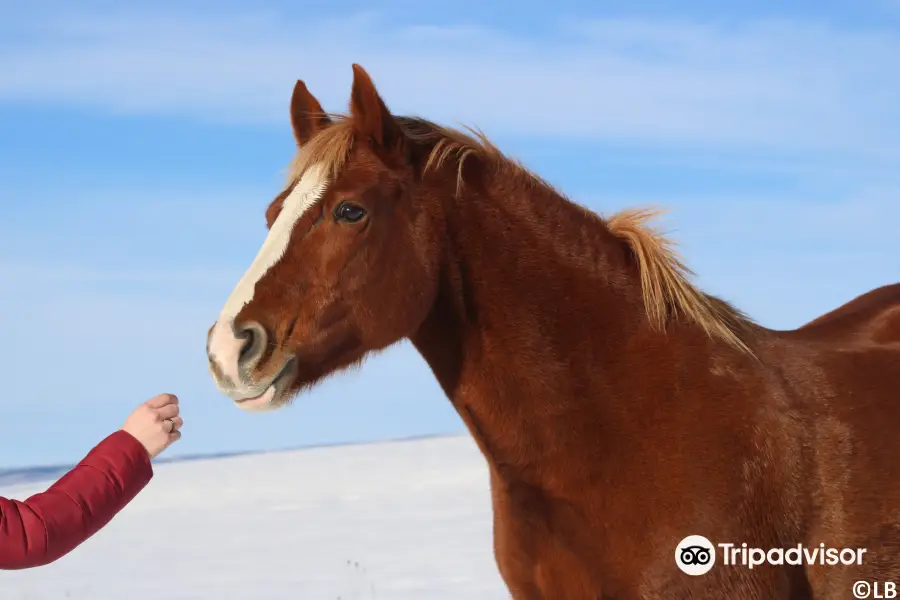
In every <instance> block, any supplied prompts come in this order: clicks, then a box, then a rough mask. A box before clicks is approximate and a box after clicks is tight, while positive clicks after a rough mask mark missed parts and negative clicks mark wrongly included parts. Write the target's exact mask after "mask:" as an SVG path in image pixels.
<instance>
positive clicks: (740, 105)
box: [0, 13, 900, 164]
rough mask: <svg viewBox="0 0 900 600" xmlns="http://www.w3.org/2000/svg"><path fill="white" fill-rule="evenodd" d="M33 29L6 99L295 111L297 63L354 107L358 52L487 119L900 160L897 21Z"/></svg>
mask: <svg viewBox="0 0 900 600" xmlns="http://www.w3.org/2000/svg"><path fill="white" fill-rule="evenodd" d="M301 25H302V26H301ZM28 31H30V32H31V34H30V36H27V37H26V39H25V40H24V41H22V43H21V44H18V45H17V47H16V48H9V47H7V48H5V49H3V50H0V70H2V71H3V72H4V77H3V79H2V81H0V98H2V99H6V100H7V101H29V102H43V103H63V102H64V103H74V104H80V105H85V106H90V107H96V108H102V109H105V110H109V111H113V112H117V113H130V114H169V115H186V116H189V117H191V118H197V119H220V120H226V121H231V122H240V123H256V124H278V125H284V123H285V122H286V107H285V105H286V102H287V99H288V97H289V94H290V89H291V87H292V85H293V82H294V80H295V79H296V78H298V77H299V78H303V79H305V80H307V82H308V83H309V84H310V87H311V89H312V90H313V92H314V93H316V94H318V95H320V97H321V98H323V99H324V100H325V102H326V104H327V105H328V106H329V107H330V108H338V109H340V108H343V107H344V106H345V105H346V103H347V96H348V94H349V83H350V69H349V65H350V63H351V62H362V63H363V64H364V66H366V67H367V68H368V69H369V70H370V71H371V73H372V74H373V76H374V77H375V80H376V83H377V84H378V85H379V87H380V88H381V89H382V91H383V92H384V94H385V96H386V97H387V99H388V102H389V104H390V106H391V108H392V109H394V110H395V111H397V112H405V113H409V112H414V113H419V114H424V115H426V116H429V117H433V118H436V119H439V120H445V121H450V122H457V121H464V122H467V123H474V124H478V125H480V126H483V127H484V128H485V129H486V130H488V132H489V133H490V132H501V133H511V134H525V135H539V136H554V137H584V138H592V139H604V140H621V141H624V142H637V143H644V144H656V145H659V144H662V145H675V146H679V145H680V146H691V147H724V148H744V149H765V150H767V151H785V152H805V153H807V154H813V155H815V154H823V155H840V156H846V157H848V158H854V159H859V158H860V157H865V158H866V160H869V161H870V162H871V161H875V160H881V161H886V162H888V163H891V164H896V162H897V161H898V160H900V142H898V141H897V139H896V136H895V135H893V133H892V132H895V131H897V129H898V128H900V80H898V79H897V78H896V77H892V76H891V74H892V73H893V71H894V67H893V65H895V64H896V63H897V62H898V61H900V36H898V35H897V34H896V33H890V32H885V31H847V30H843V29H835V28H831V27H828V26H825V25H817V24H815V23H804V22H798V21H790V22H787V21H779V22H775V21H767V22H749V23H746V24H741V25H728V24H712V23H702V22H685V21H652V20H621V19H610V20H599V21H589V22H582V23H572V22H567V21H563V22H561V23H560V25H559V27H558V28H557V29H556V31H555V35H552V36H545V37H542V38H540V39H529V38H524V37H521V36H518V35H516V34H514V33H511V32H506V31H495V30H490V29H486V28H481V27H474V26H473V27H440V26H421V25H420V26H415V27H408V26H407V27H398V26H392V25H391V24H390V23H386V22H382V21H380V20H379V19H378V17H377V16H376V15H374V14H372V13H365V14H360V15H356V16H353V17H351V18H346V19H341V20H319V21H311V22H304V23H302V24H301V23H298V22H297V21H296V20H292V19H289V18H281V17H280V16H278V15H274V14H272V13H243V14H230V15H229V14H226V15H223V16H217V17H211V16H210V15H203V16H202V18H201V17H198V16H192V15H187V14H185V13H181V14H174V13H169V14H165V13H156V14H152V15H146V14H141V15H137V14H122V13H120V14H119V15H117V16H112V17H103V16H96V15H84V16H80V17H78V18H72V17H68V18H63V17H60V18H56V19H54V18H53V17H50V18H49V19H47V20H45V21H42V22H40V23H34V22H31V23H30V27H29V28H28ZM335 40H340V43H336V42H335Z"/></svg>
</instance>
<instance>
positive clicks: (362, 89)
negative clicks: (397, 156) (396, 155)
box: [350, 63, 403, 149]
mask: <svg viewBox="0 0 900 600" xmlns="http://www.w3.org/2000/svg"><path fill="white" fill-rule="evenodd" d="M350 114H351V116H352V117H353V126H354V128H355V129H356V132H357V133H359V134H362V135H364V136H367V137H368V138H369V139H370V140H371V141H372V142H374V143H375V144H376V145H377V146H380V147H382V148H384V149H397V147H398V146H399V145H400V143H401V142H402V140H403V132H402V131H401V130H400V126H399V125H398V124H397V121H396V120H395V119H394V116H393V115H392V114H391V111H389V110H388V108H387V106H386V105H385V104H384V101H383V100H382V99H381V96H379V95H378V90H376V89H375V84H374V83H372V78H371V77H369V74H368V73H366V72H365V70H363V68H362V67H361V66H359V65H358V64H355V63H354V65H353V90H352V91H351V93H350Z"/></svg>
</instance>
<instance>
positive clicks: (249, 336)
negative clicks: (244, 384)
mask: <svg viewBox="0 0 900 600" xmlns="http://www.w3.org/2000/svg"><path fill="white" fill-rule="evenodd" d="M237 337H238V338H243V339H244V345H243V346H241V352H240V354H239V355H238V362H244V358H245V357H246V356H247V353H248V352H250V349H251V348H253V330H252V329H245V330H244V331H242V332H240V333H239V334H238V336H237Z"/></svg>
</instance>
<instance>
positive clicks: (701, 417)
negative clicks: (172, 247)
mask: <svg viewBox="0 0 900 600" xmlns="http://www.w3.org/2000/svg"><path fill="white" fill-rule="evenodd" d="M353 74H354V78H353V85H352V91H351V94H350V112H349V113H348V114H345V115H337V114H328V113H326V112H325V111H324V110H323V109H322V107H321V106H320V104H319V102H318V101H317V100H316V99H315V98H314V97H313V96H312V95H311V94H310V93H309V91H308V90H307V88H306V86H305V85H304V84H303V82H300V81H298V82H297V85H296V87H295V88H294V93H293V97H292V99H291V103H290V116H291V122H292V124H293V130H294V136H295V138H296V141H297V144H298V151H297V154H296V157H295V158H294V160H293V162H292V163H291V167H290V173H289V178H288V182H287V185H286V187H285V189H284V191H283V192H281V193H280V194H279V195H278V196H277V197H276V198H275V200H274V201H273V202H272V203H271V204H270V205H269V207H268V210H267V211H266V221H267V224H268V227H269V234H268V236H267V238H266V240H265V242H264V244H263V245H262V248H261V249H260V251H259V254H258V256H257V257H256V259H255V260H254V261H253V262H252V264H251V265H250V267H249V269H248V270H247V272H246V274H245V275H244V276H243V278H242V279H241V280H240V282H239V283H238V284H237V287H236V288H235V289H234V291H233V292H232V295H231V296H230V297H229V298H228V300H227V302H226V303H225V305H224V308H223V309H222V311H221V314H220V315H219V317H218V319H217V321H216V322H215V323H214V325H213V326H212V328H211V329H210V331H209V335H208V339H207V353H208V356H209V365H210V370H211V372H212V374H213V377H214V378H215V381H216V384H217V386H218V388H219V389H220V390H221V391H222V392H223V393H224V394H227V395H228V396H229V397H230V398H231V399H232V400H233V401H234V402H235V403H236V404H237V405H238V406H240V407H241V408H244V409H247V410H264V409H269V410H271V409H276V408H280V407H283V406H285V405H286V404H287V403H288V402H289V401H290V399H291V398H292V397H293V396H295V395H296V394H297V393H298V392H300V391H301V390H303V389H305V388H308V387H309V386H311V385H313V384H315V383H316V382H318V381H320V380H321V379H322V378H323V377H325V376H327V375H329V374H331V373H334V372H335V371H338V370H340V369H343V368H346V367H348V366H350V365H353V364H358V363H359V362H360V361H361V360H362V359H363V358H364V357H365V356H366V355H367V354H369V353H370V352H373V351H377V350H381V349H384V348H387V347H388V346H390V345H392V344H394V343H395V342H397V341H399V340H401V339H404V338H408V339H409V340H411V341H412V343H413V344H414V346H415V347H416V349H417V350H418V351H419V352H420V353H421V355H422V356H423V357H424V359H425V360H426V361H427V363H428V364H429V365H430V367H431V369H432V371H433V373H434V376H435V377H436V378H437V380H438V382H440V385H441V387H442V388H443V390H444V392H445V393H446V395H447V397H448V398H449V400H450V402H451V403H452V404H453V406H454V407H455V408H456V410H457V411H458V412H459V415H460V416H461V418H462V420H463V421H464V422H465V424H466V426H467V428H468V430H469V432H470V433H471V435H472V436H473V438H474V440H475V441H476V443H477V444H478V446H479V448H480V450H481V452H482V453H483V455H484V458H485V460H486V462H487V464H488V466H489V472H490V489H491V496H492V500H493V513H494V552H495V556H496V561H497V565H498V568H499V571H500V574H501V575H502V577H503V580H504V581H505V583H506V585H507V586H508V588H509V590H510V592H511V594H512V596H513V597H514V598H515V599H516V600H536V599H543V600H546V599H552V600H581V599H585V600H587V599H590V600H596V599H599V598H604V599H611V598H615V599H637V598H641V599H649V598H666V599H676V598H692V599H698V598H711V599H716V600H720V599H729V600H738V599H755V600H762V599H765V600H770V599H799V598H815V599H817V600H820V599H832V598H833V599H838V598H839V599H844V598H850V597H852V590H851V586H852V585H854V582H856V581H857V580H865V581H866V582H870V583H868V585H872V586H875V585H882V586H883V585H885V584H886V582H887V583H888V584H889V583H890V582H891V581H896V580H900V435H898V430H900V285H893V286H890V287H885V288H881V289H879V290H877V291H876V292H872V293H870V294H867V295H866V296H864V297H861V298H859V299H857V300H855V301H853V302H851V303H849V304H848V305H846V306H844V307H842V308H840V309H838V310H836V311H834V312H833V313H830V314H829V315H826V316H824V317H821V318H819V319H817V320H816V321H814V322H812V323H810V324H808V325H807V326H805V327H803V328H800V329H798V330H794V331H773V330H771V329H767V328H765V327H762V326H761V325H759V324H757V323H755V322H754V321H752V320H751V319H750V318H749V317H747V316H746V315H744V314H742V313H741V312H740V311H738V310H736V309H735V308H733V307H732V306H730V305H729V304H728V303H726V302H724V301H721V300H719V299H717V298H715V297H712V296H710V295H707V294H705V293H704V292H702V291H700V290H699V289H698V288H697V287H696V286H695V285H694V284H693V283H692V282H691V274H690V271H689V270H688V269H687V268H686V267H685V266H684V265H683V264H682V262H680V259H679V258H677V255H676V254H675V253H674V251H673V249H672V247H671V244H670V243H669V242H668V240H667V239H666V238H664V237H663V236H662V235H661V234H660V233H659V232H658V231H656V230H655V229H653V228H652V227H651V224H650V223H649V219H650V218H651V217H652V216H653V214H652V213H650V212H647V211H626V212H622V213H619V214H616V215H614V216H611V217H609V218H602V217H600V216H598V215H596V214H594V213H592V212H590V211H588V210H586V209H585V208H583V207H581V206H579V205H577V204H575V203H574V202H571V201H569V200H568V199H566V198H565V197H564V196H563V195H562V194H561V193H560V192H558V191H556V190H554V189H553V188H552V187H551V186H550V185H548V184H547V183H545V182H544V181H542V180H541V179H540V178H538V177H537V176H536V175H534V174H533V173H530V172H529V171H528V170H526V169H525V168H524V167H523V166H521V165H520V164H518V163H516V162H514V161H513V160H510V159H509V158H507V157H506V156H504V155H503V154H502V153H501V152H500V150H498V149H497V148H496V147H495V146H494V145H492V144H491V143H490V142H489V141H488V140H487V139H485V138H484V136H481V135H474V136H470V135H467V134H464V133H461V132H460V131H457V130H454V129H450V128H447V127H442V126H439V125H436V124H434V123H431V122H429V121H426V120H424V119H419V118H410V117H404V116H395V115H393V114H391V112H390V111H389V110H388V108H387V106H386V105H385V103H384V101H383V100H382V98H381V97H380V96H379V93H378V92H377V91H376V88H375V86H374V84H373V83H372V80H371V79H370V78H369V76H368V75H367V74H366V72H365V71H364V70H363V69H362V68H360V67H359V66H357V65H354V66H353ZM691 535H699V536H703V537H704V538H705V540H706V542H709V544H712V545H713V546H712V547H711V548H707V550H711V551H712V554H713V557H714V558H713V560H711V561H710V560H707V559H708V556H709V553H706V554H704V553H703V552H700V553H697V548H687V549H685V547H684V545H685V543H683V540H684V538H687V537H688V536H691ZM693 539H696V538H693ZM693 539H692V540H689V544H688V545H690V544H694V542H693ZM701 541H702V540H701ZM434 543H435V544H440V543H441V541H440V540H434ZM720 544H734V545H735V547H734V548H731V549H729V548H728V547H726V546H722V545H720ZM742 544H746V545H747V548H746V549H745V548H744V546H742ZM798 545H800V546H801V547H802V548H801V549H800V550H797V547H798ZM755 549H758V550H755ZM791 549H794V551H795V557H794V558H793V559H791V557H790V556H789V554H790V552H789V551H790V550H791ZM842 549H843V550H845V551H849V552H850V554H849V555H848V554H846V552H844V553H841V554H836V553H837V552H839V551H840V550H842ZM770 550H774V551H776V552H775V553H772V552H769V551H770ZM863 550H864V551H863ZM758 551H764V552H768V553H769V554H768V555H767V556H769V557H770V559H771V561H770V562H769V563H766V564H753V562H752V558H753V552H758ZM777 551H782V552H785V551H788V552H785V554H783V555H782V558H781V559H779V555H778V553H777ZM685 552H687V553H685ZM810 553H812V554H810ZM830 553H834V554H833V556H839V557H840V560H841V561H842V562H838V563H837V564H830V562H829V561H830V560H831V558H829V559H827V560H823V559H825V557H826V555H827V556H829V557H832V558H833V556H832V554H830ZM747 556H749V557H750V560H749V561H748V560H744V558H745V557H747ZM698 557H699V558H698ZM797 557H801V558H797ZM854 557H856V558H857V559H859V560H855V562H854ZM735 562H737V563H738V564H734V563H735ZM846 562H852V563H853V564H845V563H846ZM691 563H695V564H691ZM702 563H706V564H705V565H704V564H702ZM707 567H711V570H708V572H706V573H705V574H701V573H700V571H703V570H704V569H706V568H707ZM751 567H753V568H751ZM888 587H889V586H888ZM872 589H876V588H872ZM879 589H882V588H879Z"/></svg>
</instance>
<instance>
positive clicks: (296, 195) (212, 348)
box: [209, 164, 328, 384]
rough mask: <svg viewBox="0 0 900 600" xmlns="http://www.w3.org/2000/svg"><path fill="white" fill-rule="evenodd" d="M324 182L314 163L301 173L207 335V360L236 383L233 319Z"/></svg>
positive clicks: (320, 192)
mask: <svg viewBox="0 0 900 600" xmlns="http://www.w3.org/2000/svg"><path fill="white" fill-rule="evenodd" d="M327 185H328V181H327V179H326V177H325V174H324V172H323V169H322V168H321V166H320V165H318V164H315V165H313V166H311V167H310V168H309V169H307V170H306V172H304V173H303V176H302V177H301V178H300V181H299V182H298V183H297V185H296V186H294V189H293V190H291V193H290V194H289V195H288V197H287V198H285V199H284V202H283V203H282V208H281V212H280V213H279V214H278V218H277V219H275V222H274V223H273V224H272V227H271V229H270V230H269V234H268V235H267V236H266V239H265V241H264V242H263V245H262V247H261V248H260V249H259V253H258V254H257V255H256V258H255V259H253V263H251V265H250V268H248V269H247V272H246V273H244V276H243V277H241V280H240V281H239V282H238V284H237V286H236V287H235V288H234V290H233V291H232V292H231V296H229V297H228V300H227V301H226V302H225V306H224V307H223V308H222V312H221V313H220V314H219V319H218V320H217V321H216V324H215V326H214V327H213V331H212V334H211V335H210V338H209V354H210V359H212V360H214V361H216V363H218V366H219V369H221V371H222V373H223V374H225V375H227V376H228V377H230V378H231V380H232V381H234V382H235V384H237V383H238V382H239V381H240V377H239V376H238V357H239V356H240V351H241V347H242V344H243V340H240V339H238V338H236V337H235V332H234V329H233V327H232V326H233V324H234V319H235V318H236V317H237V315H238V313H240V312H241V309H242V308H244V306H246V305H247V304H248V303H249V302H250V301H251V300H253V295H254V293H255V291H256V284H257V282H258V281H259V280H260V279H262V278H263V277H264V276H265V274H266V273H268V272H269V269H271V268H272V267H274V266H275V265H277V264H278V261H280V260H281V258H282V257H283V256H284V253H285V252H286V251H287V247H288V244H289V243H290V240H291V233H292V232H293V231H294V226H295V225H296V224H297V222H298V221H299V220H300V218H301V217H302V216H303V215H304V213H306V211H308V210H309V209H310V208H312V206H314V205H315V204H316V202H318V201H319V200H320V199H321V198H322V196H323V195H324V194H325V190H326V188H327Z"/></svg>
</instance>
